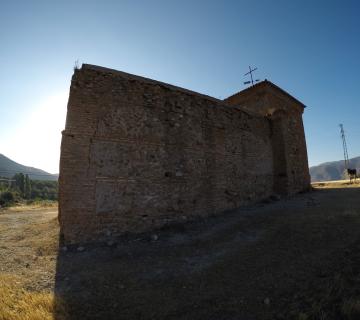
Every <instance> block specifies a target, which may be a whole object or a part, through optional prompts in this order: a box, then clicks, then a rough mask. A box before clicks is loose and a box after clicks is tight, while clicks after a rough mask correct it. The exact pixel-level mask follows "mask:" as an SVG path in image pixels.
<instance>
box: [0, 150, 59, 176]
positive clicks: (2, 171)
mask: <svg viewBox="0 0 360 320" xmlns="http://www.w3.org/2000/svg"><path fill="white" fill-rule="evenodd" d="M15 173H23V174H28V175H29V177H30V179H32V180H57V179H58V175H57V174H50V173H48V172H46V171H44V170H41V169H37V168H33V167H27V166H23V165H22V164H19V163H17V162H15V161H13V160H11V159H9V158H8V157H5V156H4V155H3V154H1V153H0V176H1V177H6V178H10V177H12V176H14V174H15Z"/></svg>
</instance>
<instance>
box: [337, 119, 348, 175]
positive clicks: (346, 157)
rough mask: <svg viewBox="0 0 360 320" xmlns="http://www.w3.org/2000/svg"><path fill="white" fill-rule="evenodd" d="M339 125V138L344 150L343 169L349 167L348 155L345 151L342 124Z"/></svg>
mask: <svg viewBox="0 0 360 320" xmlns="http://www.w3.org/2000/svg"><path fill="white" fill-rule="evenodd" d="M339 126H340V134H341V140H342V143H343V150H344V162H345V169H349V155H348V151H347V145H346V138H345V132H344V126H343V125H342V124H340V125H339Z"/></svg>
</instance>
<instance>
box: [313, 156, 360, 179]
mask: <svg viewBox="0 0 360 320" xmlns="http://www.w3.org/2000/svg"><path fill="white" fill-rule="evenodd" d="M350 167H351V168H353V169H358V170H360V157H356V158H352V159H350ZM343 172H344V160H339V161H332V162H325V163H322V164H319V165H318V166H314V167H311V168H310V175H311V181H330V180H340V179H342V178H343Z"/></svg>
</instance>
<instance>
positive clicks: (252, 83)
mask: <svg viewBox="0 0 360 320" xmlns="http://www.w3.org/2000/svg"><path fill="white" fill-rule="evenodd" d="M255 70H257V68H256V67H255V68H254V69H251V67H250V66H249V72H247V73H245V74H244V77H245V76H247V75H248V74H250V78H251V81H245V82H244V84H250V83H251V85H254V82H258V81H260V80H259V79H256V80H254V79H253V75H252V74H253V72H254V71H255Z"/></svg>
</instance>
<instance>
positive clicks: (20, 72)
mask: <svg viewBox="0 0 360 320" xmlns="http://www.w3.org/2000/svg"><path fill="white" fill-rule="evenodd" d="M0 5H1V6H0V40H1V42H0V67H1V68H0V70H1V73H0V153H3V154H5V155H7V156H8V157H10V158H13V159H14V160H16V161H18V162H21V163H23V164H25V165H32V166H37V167H40V168H42V169H45V170H48V171H50V172H57V171H58V157H59V147H60V145H59V143H60V130H61V129H63V127H64V121H65V120H64V119H65V118H64V116H65V112H66V99H67V95H68V90H69V85H70V79H71V75H72V68H73V66H74V62H75V60H77V59H78V60H79V62H80V63H90V64H97V65H102V66H106V67H110V68H114V69H118V70H123V71H126V72H130V73H134V74H138V75H142V76H146V77H149V78H154V79H157V80H161V81H164V82H169V83H172V84H175V85H178V86H181V87H185V88H188V89H191V90H194V91H198V92H201V93H205V94H208V95H211V96H214V97H217V98H219V97H221V98H225V97H227V96H229V95H231V94H232V93H234V92H237V91H239V90H241V89H243V88H244V85H243V81H244V77H243V74H244V73H245V72H246V71H247V68H248V66H249V65H252V66H256V67H258V69H259V70H258V72H257V77H258V78H260V79H264V78H267V79H269V80H271V81H272V82H274V83H275V84H277V85H279V86H280V87H282V88H283V89H285V90H286V91H288V92H289V93H290V94H292V95H294V96H295V97H296V98H298V99H299V100H301V101H302V102H303V103H304V104H305V105H307V106H308V108H307V109H306V110H305V114H304V124H305V131H306V138H307V145H308V154H309V162H310V165H315V164H319V163H321V162H325V161H331V160H340V159H342V146H341V140H340V135H339V127H338V124H339V123H343V124H344V126H345V130H346V133H347V137H348V146H349V156H350V157H354V156H359V155H360V125H359V124H360V117H359V108H360V81H359V79H358V78H359V74H360V18H359V15H360V2H359V1H355V0H353V1H345V0H343V1H340V0H338V1H307V0H301V1H300V0H292V1H289V0H286V1H284V0H282V1H276V0H268V1H265V0H263V1H250V0H246V1H220V0H219V1H195V0H192V1H185V0H181V1H170V0H167V1H156V0H151V1H150V0H149V1H135V0H133V1H120V0H119V1H76V0H73V1H64V0H63V1H50V0H47V1H30V0H29V1H14V0H13V1H3V0H0Z"/></svg>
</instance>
